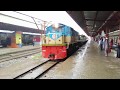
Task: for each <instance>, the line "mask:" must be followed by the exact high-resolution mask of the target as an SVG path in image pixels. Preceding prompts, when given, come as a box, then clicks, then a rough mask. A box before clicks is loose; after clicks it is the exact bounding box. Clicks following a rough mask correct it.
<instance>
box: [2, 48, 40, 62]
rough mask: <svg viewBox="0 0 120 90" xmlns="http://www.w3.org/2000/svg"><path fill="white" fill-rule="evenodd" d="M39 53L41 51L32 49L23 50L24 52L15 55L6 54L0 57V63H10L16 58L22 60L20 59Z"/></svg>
mask: <svg viewBox="0 0 120 90" xmlns="http://www.w3.org/2000/svg"><path fill="white" fill-rule="evenodd" d="M39 52H41V50H40V49H39V50H38V49H32V50H25V51H23V52H22V51H20V52H16V53H11V54H7V55H3V56H0V63H2V62H6V61H10V60H13V59H18V58H22V57H27V56H30V55H33V54H36V53H39Z"/></svg>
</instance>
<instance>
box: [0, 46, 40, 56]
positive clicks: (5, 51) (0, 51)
mask: <svg viewBox="0 0 120 90" xmlns="http://www.w3.org/2000/svg"><path fill="white" fill-rule="evenodd" d="M40 47H41V46H40V45H35V46H33V45H29V46H23V47H22V48H0V55H5V54H10V53H13V52H19V51H24V50H30V49H36V48H40Z"/></svg>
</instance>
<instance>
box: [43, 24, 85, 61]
mask: <svg viewBox="0 0 120 90" xmlns="http://www.w3.org/2000/svg"><path fill="white" fill-rule="evenodd" d="M86 42H87V41H86V40H84V41H83V40H82V41H81V40H80V35H79V33H78V32H77V31H75V30H74V29H73V28H71V27H69V26H67V25H64V24H61V23H59V24H58V25H57V26H56V25H54V24H53V25H50V26H49V27H47V28H46V31H45V34H44V35H43V36H42V56H43V57H44V58H49V59H50V60H58V59H60V60H61V59H64V58H66V57H67V56H69V55H70V54H72V53H73V51H75V50H77V49H78V48H79V47H80V45H82V44H84V43H86Z"/></svg>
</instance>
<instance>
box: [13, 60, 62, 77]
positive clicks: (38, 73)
mask: <svg viewBox="0 0 120 90" xmlns="http://www.w3.org/2000/svg"><path fill="white" fill-rule="evenodd" d="M59 62H60V61H57V62H53V61H50V60H47V61H46V62H43V63H42V64H39V65H37V66H35V67H34V68H32V69H30V70H28V71H26V72H24V73H22V74H20V75H18V76H16V77H15V78H13V79H39V78H40V77H42V76H43V75H45V74H46V73H47V72H48V71H49V70H51V69H52V68H53V67H55V66H56V65H57V64H58V63H59Z"/></svg>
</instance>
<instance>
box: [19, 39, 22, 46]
mask: <svg viewBox="0 0 120 90" xmlns="http://www.w3.org/2000/svg"><path fill="white" fill-rule="evenodd" d="M19 47H22V40H21V38H19Z"/></svg>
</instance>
